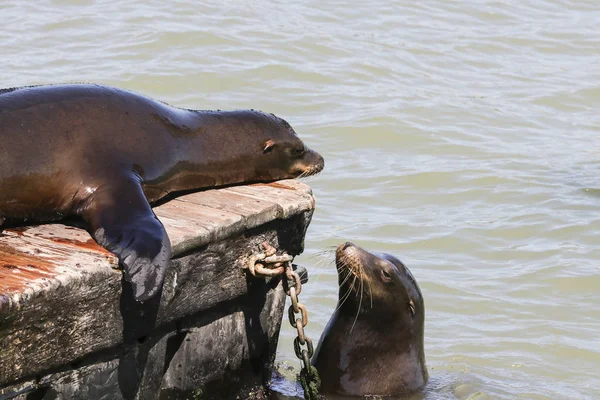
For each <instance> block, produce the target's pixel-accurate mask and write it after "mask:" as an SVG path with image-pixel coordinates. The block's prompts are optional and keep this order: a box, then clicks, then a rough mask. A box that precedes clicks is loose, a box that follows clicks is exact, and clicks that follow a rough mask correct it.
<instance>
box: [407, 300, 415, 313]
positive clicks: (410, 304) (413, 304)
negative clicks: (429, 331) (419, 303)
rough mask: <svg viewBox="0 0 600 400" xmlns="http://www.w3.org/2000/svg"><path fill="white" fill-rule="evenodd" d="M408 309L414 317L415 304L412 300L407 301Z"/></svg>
mask: <svg viewBox="0 0 600 400" xmlns="http://www.w3.org/2000/svg"><path fill="white" fill-rule="evenodd" d="M408 308H409V309H410V313H411V314H412V315H413V316H414V315H415V302H414V301H412V300H411V301H409V302H408Z"/></svg>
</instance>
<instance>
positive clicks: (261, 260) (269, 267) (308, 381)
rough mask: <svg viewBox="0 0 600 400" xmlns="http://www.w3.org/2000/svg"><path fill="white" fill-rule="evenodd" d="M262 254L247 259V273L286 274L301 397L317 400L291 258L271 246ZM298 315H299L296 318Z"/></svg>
mask: <svg viewBox="0 0 600 400" xmlns="http://www.w3.org/2000/svg"><path fill="white" fill-rule="evenodd" d="M262 247H263V248H264V253H259V254H255V255H253V256H251V257H250V258H249V259H248V264H247V269H248V271H250V273H251V274H252V276H256V277H263V278H266V277H273V276H277V275H281V274H283V273H285V276H286V278H287V279H286V280H285V281H284V290H285V294H286V295H288V296H290V299H291V301H292V304H291V305H290V307H289V308H288V317H289V321H290V325H291V326H292V328H295V329H296V331H297V332H298V336H296V338H295V339H294V352H295V353H296V357H298V358H299V359H300V360H301V362H302V369H301V371H300V382H301V384H302V388H303V389H304V397H305V399H307V400H316V399H317V396H318V395H317V392H318V389H319V386H320V385H321V380H320V378H319V374H318V372H317V369H316V368H315V367H313V366H312V365H310V359H311V358H312V356H313V354H314V347H313V343H312V340H311V339H310V338H309V337H308V336H306V335H305V334H304V328H305V327H306V325H307V324H308V313H307V311H306V307H305V306H304V304H302V303H300V301H299V300H298V295H300V293H302V281H301V279H300V275H298V273H297V272H296V271H294V266H293V265H292V260H293V259H294V258H293V257H292V256H290V255H288V254H285V253H284V254H283V255H280V256H277V255H275V254H276V253H277V249H275V247H273V246H271V245H270V244H268V243H266V242H264V243H262ZM297 314H299V315H297Z"/></svg>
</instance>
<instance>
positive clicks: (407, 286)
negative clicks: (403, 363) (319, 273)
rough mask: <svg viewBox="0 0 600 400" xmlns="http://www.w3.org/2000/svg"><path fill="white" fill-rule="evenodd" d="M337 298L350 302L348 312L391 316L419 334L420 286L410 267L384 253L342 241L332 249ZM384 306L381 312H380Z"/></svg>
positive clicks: (422, 306) (421, 318)
mask: <svg viewBox="0 0 600 400" xmlns="http://www.w3.org/2000/svg"><path fill="white" fill-rule="evenodd" d="M336 267H337V270H338V279H339V284H340V291H339V293H340V301H341V300H342V296H347V295H348V293H349V292H352V293H353V294H354V295H348V296H347V299H346V300H345V301H346V302H350V303H354V304H353V305H348V306H345V307H348V308H351V309H352V310H350V312H356V313H360V314H362V315H365V316H367V317H368V316H369V315H372V316H373V317H374V318H377V319H380V320H382V319H383V320H387V319H390V320H393V321H394V324H395V325H402V326H404V327H410V329H408V330H406V333H408V334H409V335H420V336H421V337H422V335H423V326H424V322H425V304H424V301H423V295H422V294H421V289H420V288H419V285H418V284H417V281H416V280H415V278H414V277H413V275H412V273H411V272H410V270H409V269H408V268H407V267H406V266H405V265H404V264H403V263H402V261H400V260H399V259H397V258H396V257H394V256H393V255H391V254H387V253H370V252H368V251H366V250H364V249H362V248H360V247H358V246H356V245H355V244H353V243H350V242H346V243H344V244H342V245H340V246H339V247H338V248H337V250H336ZM382 310H385V312H382Z"/></svg>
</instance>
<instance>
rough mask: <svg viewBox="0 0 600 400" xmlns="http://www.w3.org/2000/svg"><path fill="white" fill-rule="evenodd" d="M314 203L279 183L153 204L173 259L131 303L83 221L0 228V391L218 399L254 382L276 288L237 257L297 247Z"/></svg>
mask: <svg viewBox="0 0 600 400" xmlns="http://www.w3.org/2000/svg"><path fill="white" fill-rule="evenodd" d="M314 207H315V200H314V197H313V195H312V191H311V189H310V188H309V187H308V186H307V185H305V184H303V183H300V182H298V181H294V180H286V181H279V182H275V183H271V184H256V185H249V186H238V187H230V188H224V189H217V190H208V191H203V192H199V193H194V194H188V195H185V196H182V197H179V198H177V199H175V200H172V201H170V202H168V203H165V204H163V205H161V206H159V207H157V208H155V209H154V210H155V212H156V214H157V216H158V217H159V218H160V220H161V221H162V222H163V224H164V225H165V228H166V230H167V232H168V234H169V237H170V238H171V243H172V249H173V257H172V260H171V263H170V266H169V270H168V273H167V277H166V279H165V283H164V287H163V292H162V297H160V298H159V297H157V298H156V299H153V300H151V301H149V302H147V303H144V304H141V303H136V302H135V301H133V296H132V294H131V293H130V292H129V290H130V287H129V286H128V283H125V282H124V281H123V280H122V272H121V271H120V270H118V264H117V260H116V258H115V256H114V255H112V254H111V253H109V252H107V251H106V250H104V249H103V248H101V247H100V246H98V245H97V244H96V243H95V242H94V240H92V238H91V237H90V235H89V234H88V233H87V232H86V231H84V230H82V229H80V228H77V227H73V226H65V225H61V224H51V225H40V226H33V227H23V228H16V229H7V230H5V231H4V232H3V234H2V235H1V236H0V400H4V399H12V398H17V399H33V398H39V399H42V398H44V399H45V398H52V399H54V398H60V399H144V400H145V399H178V398H197V399H204V398H219V399H226V398H235V397H236V396H237V395H239V394H242V393H249V392H250V391H252V390H255V389H256V388H259V389H260V387H261V386H262V385H263V384H264V383H265V382H266V381H267V380H268V378H269V376H270V368H271V366H272V362H273V359H274V356H275V349H276V346H277V338H278V335H279V328H280V326H281V321H282V314H283V311H284V304H285V295H284V293H283V290H282V287H281V279H280V278H279V277H276V278H272V279H270V280H265V279H259V278H254V277H251V276H249V275H248V274H247V273H245V272H244V271H243V270H242V265H244V264H245V263H246V261H247V259H248V258H249V257H250V256H251V255H252V254H255V253H257V252H259V251H260V250H262V248H261V247H260V243H262V242H264V241H266V242H268V243H270V244H271V245H273V246H274V247H276V248H277V249H278V250H281V251H286V252H287V253H288V254H290V255H297V254H299V253H301V252H302V250H303V241H304V235H305V233H306V229H307V228H308V225H309V223H310V220H311V217H312V213H313V210H314ZM243 396H244V395H243V394H242V397H241V398H245V397H243Z"/></svg>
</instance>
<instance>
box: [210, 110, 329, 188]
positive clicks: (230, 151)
mask: <svg viewBox="0 0 600 400" xmlns="http://www.w3.org/2000/svg"><path fill="white" fill-rule="evenodd" d="M220 116H221V117H219V121H218V124H217V129H219V130H221V131H222V134H219V135H216V136H217V137H218V140H219V141H220V145H219V146H215V147H216V148H219V153H220V155H221V157H225V158H226V159H227V160H228V169H229V170H230V171H233V170H234V169H237V170H238V171H241V172H242V173H243V174H247V175H248V176H247V177H243V179H244V180H246V181H273V180H279V179H292V178H302V177H306V176H311V175H315V174H317V173H319V172H321V170H323V167H324V165H325V162H324V160H323V157H322V156H321V155H320V154H319V153H317V152H316V151H314V150H312V149H310V148H309V147H308V146H306V145H305V144H304V142H303V141H302V140H301V139H300V138H299V137H298V135H297V134H296V132H295V131H294V129H293V128H292V127H291V126H290V124H289V123H287V122H286V121H285V120H284V119H282V118H279V117H277V116H275V115H273V114H268V113H264V112H261V111H256V110H237V111H226V112H221V113H220ZM214 129H215V128H214V127H211V130H214ZM234 160H237V164H239V165H238V168H234V166H233V161H234Z"/></svg>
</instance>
